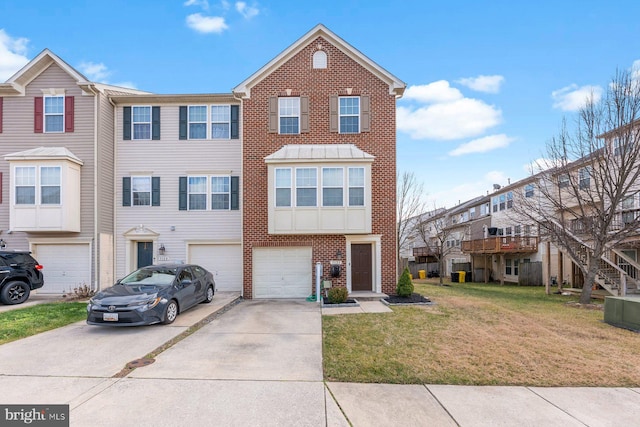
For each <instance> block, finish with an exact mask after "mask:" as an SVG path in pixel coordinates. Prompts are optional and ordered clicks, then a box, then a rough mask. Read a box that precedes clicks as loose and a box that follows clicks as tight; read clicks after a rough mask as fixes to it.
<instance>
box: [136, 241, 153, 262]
mask: <svg viewBox="0 0 640 427" xmlns="http://www.w3.org/2000/svg"><path fill="white" fill-rule="evenodd" d="M151 264H153V242H138V268H142V267H146V266H147V265H151Z"/></svg>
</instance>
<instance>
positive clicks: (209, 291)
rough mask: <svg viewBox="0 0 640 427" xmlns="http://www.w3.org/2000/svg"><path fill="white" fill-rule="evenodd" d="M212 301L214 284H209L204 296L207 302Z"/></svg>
mask: <svg viewBox="0 0 640 427" xmlns="http://www.w3.org/2000/svg"><path fill="white" fill-rule="evenodd" d="M211 301H213V286H211V285H209V287H208V288H207V293H206V294H205V297H204V301H202V302H204V303H205V304H209V303H210V302H211Z"/></svg>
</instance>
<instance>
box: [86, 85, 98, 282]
mask: <svg viewBox="0 0 640 427" xmlns="http://www.w3.org/2000/svg"><path fill="white" fill-rule="evenodd" d="M87 88H88V89H89V90H90V91H91V93H92V94H93V247H92V251H91V252H92V259H93V262H92V263H91V264H92V270H93V283H92V286H91V289H92V290H94V291H98V290H100V283H99V281H98V277H99V274H98V273H99V272H98V268H97V267H98V250H97V249H98V245H99V236H98V191H97V190H98V95H99V93H100V91H97V90H96V88H95V86H93V85H91V84H90V85H87Z"/></svg>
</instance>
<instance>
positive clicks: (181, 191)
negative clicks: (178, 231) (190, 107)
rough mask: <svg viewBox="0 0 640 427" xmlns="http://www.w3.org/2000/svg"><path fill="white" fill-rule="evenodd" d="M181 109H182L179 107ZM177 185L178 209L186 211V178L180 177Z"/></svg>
mask: <svg viewBox="0 0 640 427" xmlns="http://www.w3.org/2000/svg"><path fill="white" fill-rule="evenodd" d="M180 108H182V107H180ZM179 179H180V181H179V185H178V209H179V210H181V211H186V210H187V177H186V176H181V177H180V178H179Z"/></svg>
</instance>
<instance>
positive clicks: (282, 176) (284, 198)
mask: <svg viewBox="0 0 640 427" xmlns="http://www.w3.org/2000/svg"><path fill="white" fill-rule="evenodd" d="M289 206H291V169H289V168H287V169H276V207H289Z"/></svg>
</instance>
